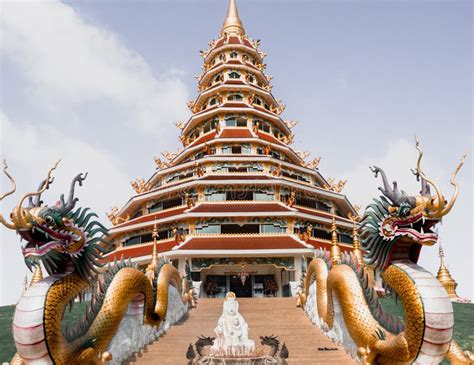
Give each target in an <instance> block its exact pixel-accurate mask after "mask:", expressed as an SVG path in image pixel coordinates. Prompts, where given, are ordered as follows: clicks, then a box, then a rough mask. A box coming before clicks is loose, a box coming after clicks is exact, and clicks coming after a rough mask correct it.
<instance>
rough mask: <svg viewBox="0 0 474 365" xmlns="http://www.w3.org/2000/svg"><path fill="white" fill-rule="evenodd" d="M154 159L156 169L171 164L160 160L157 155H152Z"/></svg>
mask: <svg viewBox="0 0 474 365" xmlns="http://www.w3.org/2000/svg"><path fill="white" fill-rule="evenodd" d="M154 160H155V164H156V166H157V167H158V169H165V168H167V167H170V166H171V164H169V163H166V162H163V161H161V159H160V158H158V157H154Z"/></svg>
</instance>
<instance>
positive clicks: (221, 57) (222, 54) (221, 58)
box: [219, 53, 225, 61]
mask: <svg viewBox="0 0 474 365" xmlns="http://www.w3.org/2000/svg"><path fill="white" fill-rule="evenodd" d="M219 59H220V60H221V61H225V53H221V54H220V55H219Z"/></svg>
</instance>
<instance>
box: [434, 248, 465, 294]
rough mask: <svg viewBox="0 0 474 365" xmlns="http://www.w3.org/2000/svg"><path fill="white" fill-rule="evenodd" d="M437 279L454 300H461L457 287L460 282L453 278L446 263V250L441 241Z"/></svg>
mask: <svg viewBox="0 0 474 365" xmlns="http://www.w3.org/2000/svg"><path fill="white" fill-rule="evenodd" d="M436 279H438V280H439V282H440V283H441V284H442V285H443V286H444V288H445V289H446V292H447V293H448V295H449V297H450V298H451V300H452V301H453V302H457V301H459V299H460V298H459V296H458V295H457V293H456V287H457V286H458V283H456V280H454V279H453V277H452V276H451V273H450V272H449V270H448V268H447V267H446V265H445V264H444V250H443V246H441V243H440V244H439V269H438V274H437V275H436Z"/></svg>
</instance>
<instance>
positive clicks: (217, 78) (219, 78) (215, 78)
mask: <svg viewBox="0 0 474 365" xmlns="http://www.w3.org/2000/svg"><path fill="white" fill-rule="evenodd" d="M221 76H222V75H221V73H218V74H217V75H216V76H215V77H214V82H219V81H221Z"/></svg>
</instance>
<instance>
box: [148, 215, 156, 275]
mask: <svg viewBox="0 0 474 365" xmlns="http://www.w3.org/2000/svg"><path fill="white" fill-rule="evenodd" d="M151 236H152V237H153V253H152V254H151V262H150V264H149V265H148V267H147V268H146V273H147V276H148V278H149V279H150V280H152V281H153V279H154V278H155V268H156V266H157V265H158V254H157V253H156V240H157V238H158V227H157V226H156V223H155V224H154V225H153V231H152V233H151Z"/></svg>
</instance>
